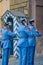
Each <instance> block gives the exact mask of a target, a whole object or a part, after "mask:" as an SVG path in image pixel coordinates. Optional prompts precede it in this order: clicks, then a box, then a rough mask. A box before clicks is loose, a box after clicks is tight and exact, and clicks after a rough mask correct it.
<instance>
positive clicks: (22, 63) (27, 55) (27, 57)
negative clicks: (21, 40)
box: [19, 47, 35, 65]
mask: <svg viewBox="0 0 43 65" xmlns="http://www.w3.org/2000/svg"><path fill="white" fill-rule="evenodd" d="M19 50H20V56H19V65H34V54H35V47H19Z"/></svg>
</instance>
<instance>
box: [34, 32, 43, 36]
mask: <svg viewBox="0 0 43 65" xmlns="http://www.w3.org/2000/svg"><path fill="white" fill-rule="evenodd" d="M33 35H34V36H35V37H41V36H42V34H41V33H40V32H36V31H35V32H33Z"/></svg>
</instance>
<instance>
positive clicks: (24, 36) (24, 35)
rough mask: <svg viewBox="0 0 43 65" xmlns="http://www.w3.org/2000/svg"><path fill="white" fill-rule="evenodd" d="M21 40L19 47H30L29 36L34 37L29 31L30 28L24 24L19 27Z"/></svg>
mask: <svg viewBox="0 0 43 65" xmlns="http://www.w3.org/2000/svg"><path fill="white" fill-rule="evenodd" d="M18 33H19V35H18V36H19V40H18V43H17V46H19V47H28V46H29V45H28V36H33V35H32V33H31V32H29V31H28V28H27V27H26V26H24V25H23V24H20V25H19V27H18Z"/></svg>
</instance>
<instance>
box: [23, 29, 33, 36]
mask: <svg viewBox="0 0 43 65" xmlns="http://www.w3.org/2000/svg"><path fill="white" fill-rule="evenodd" d="M24 31H25V33H26V34H27V35H28V36H33V35H34V34H33V33H32V32H31V31H30V29H29V30H28V28H26V29H25V30H24Z"/></svg>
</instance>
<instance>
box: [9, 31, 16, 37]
mask: <svg viewBox="0 0 43 65" xmlns="http://www.w3.org/2000/svg"><path fill="white" fill-rule="evenodd" d="M8 36H11V37H13V38H15V37H16V34H14V33H13V32H10V31H8Z"/></svg>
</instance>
